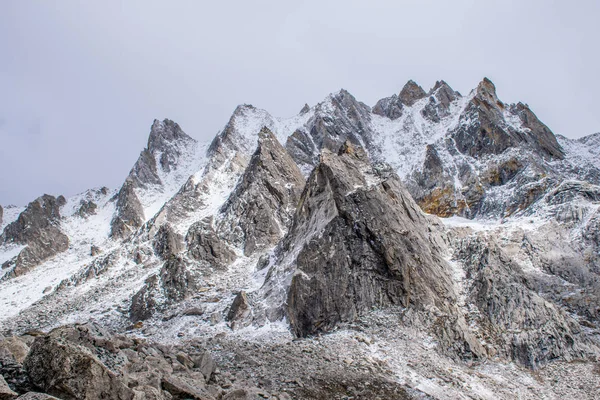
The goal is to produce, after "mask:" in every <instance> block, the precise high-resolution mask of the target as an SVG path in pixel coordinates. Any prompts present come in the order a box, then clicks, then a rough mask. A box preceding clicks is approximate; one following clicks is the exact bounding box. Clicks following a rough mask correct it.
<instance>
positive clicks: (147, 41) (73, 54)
mask: <svg viewBox="0 0 600 400" xmlns="http://www.w3.org/2000/svg"><path fill="white" fill-rule="evenodd" d="M599 17H600V1H597V0H596V1H587V0H577V1H572V2H567V1H561V2H559V1H551V0H520V1H512V0H504V1H490V0H487V1H466V0H461V1H456V0H455V1H447V0H440V1H431V0H430V1H427V0H414V1H376V0H371V1H348V0H346V1H324V0H321V1H299V0H296V1H292V2H287V1H260V0H253V1H233V0H230V1H221V2H203V1H191V0H190V1H184V0H175V1H166V0H164V1H150V0H138V1H134V0H123V1H114V0H113V1H107V0H104V1H93V2H92V1H68V0H60V1H23V0H3V1H1V2H0V167H1V169H0V204H3V205H6V204H11V203H16V204H21V205H24V204H26V203H27V202H28V201H30V200H33V199H34V198H35V197H37V196H39V195H41V194H43V193H49V194H54V195H58V194H65V195H72V194H75V193H77V192H81V191H83V190H85V189H87V188H89V187H96V186H103V185H106V186H109V187H114V188H116V187H119V186H120V184H121V183H122V181H123V179H124V178H125V176H126V175H127V173H128V172H129V169H130V168H131V166H132V165H133V163H134V162H135V160H136V159H137V157H138V154H139V152H140V151H141V150H142V148H143V147H144V146H145V144H146V139H147V136H148V132H149V128H150V125H151V123H152V121H153V119H154V118H159V119H163V118H170V119H173V120H175V121H176V122H178V123H179V124H180V125H181V126H182V128H183V129H184V130H185V131H186V132H187V133H188V134H189V135H191V136H193V137H195V138H197V139H200V140H209V139H211V138H212V137H213V136H214V135H215V134H216V133H217V132H218V131H219V129H220V128H222V126H223V125H224V124H225V123H226V122H227V120H228V118H229V116H230V115H231V112H232V111H233V109H234V108H235V106H236V105H238V104H240V103H249V104H253V105H255V106H257V107H261V108H264V109H267V110H268V111H270V112H271V113H272V114H273V115H275V116H291V115H294V114H296V113H297V112H298V111H299V110H300V108H301V107H302V106H303V105H304V103H309V104H311V105H312V104H315V103H317V102H318V101H321V100H322V99H323V98H325V96H326V95H327V94H328V93H330V92H333V91H336V90H338V89H340V88H345V89H347V90H349V91H350V92H351V93H352V94H354V96H355V97H356V98H357V99H359V100H360V101H363V102H365V103H367V104H369V105H374V104H375V102H376V101H377V100H378V99H379V98H381V97H385V96H389V95H391V94H393V93H397V92H398V91H399V90H400V89H401V88H402V86H403V85H404V83H405V82H406V81H407V80H408V79H413V80H415V81H417V82H418V83H419V84H421V85H422V86H423V87H424V88H425V89H426V90H427V89H429V88H430V87H431V86H433V84H434V83H435V81H436V80H438V79H444V80H445V81H447V82H448V83H449V84H450V85H451V86H452V87H453V88H454V89H456V90H459V91H460V92H461V93H463V94H466V93H468V92H469V90H470V89H472V88H473V87H475V86H476V85H477V83H478V82H479V81H480V80H481V79H482V78H483V77H484V76H487V77H489V78H490V79H492V81H494V83H495V84H496V87H497V89H498V94H499V97H500V98H501V99H502V100H504V101H506V102H517V101H523V102H525V103H528V104H529V105H530V107H531V108H532V109H533V110H534V112H536V114H537V115H538V117H540V119H541V120H542V121H543V122H545V123H546V124H547V125H548V126H549V127H550V128H551V129H552V130H553V131H554V132H555V133H560V134H563V135H565V136H568V137H580V136H583V135H587V134H591V133H594V132H597V131H600V112H598V108H599V107H598V102H597V100H596V97H597V95H596V94H597V93H599V92H600V80H599V79H598V71H599V70H600V68H599V65H598V64H599V55H598V48H599V47H598V46H599V45H598V43H599V41H600V24H599V23H598V20H599Z"/></svg>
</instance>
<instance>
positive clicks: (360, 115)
mask: <svg viewBox="0 0 600 400" xmlns="http://www.w3.org/2000/svg"><path fill="white" fill-rule="evenodd" d="M370 111H371V109H370V108H369V107H368V106H367V105H365V104H363V103H361V102H359V101H357V100H356V99H355V98H354V96H352V95H351V94H350V93H348V91H346V90H344V89H342V90H340V91H339V92H337V93H335V94H332V95H330V96H329V97H328V98H327V99H326V100H325V101H324V102H323V103H320V104H318V105H317V106H316V107H315V114H314V116H313V117H312V118H311V119H310V121H309V122H308V126H307V128H308V129H309V132H308V135H310V139H311V140H309V142H310V143H311V144H309V145H307V144H306V142H305V138H304V137H302V136H301V135H300V134H298V135H297V137H296V138H295V139H296V140H290V141H288V143H286V148H287V150H288V152H289V153H290V155H292V157H293V159H294V161H296V163H298V165H300V166H305V165H306V164H305V162H306V161H307V160H311V159H312V160H313V163H311V164H310V166H314V165H315V162H316V161H317V160H316V158H315V152H314V151H309V150H311V149H312V148H314V149H316V150H317V153H318V152H319V151H320V150H321V149H328V150H331V151H337V149H339V147H340V146H341V145H342V144H343V143H344V142H345V141H346V140H349V141H350V142H351V143H353V144H355V145H362V146H366V147H367V148H371V147H372V146H373V141H374V140H373V139H374V138H373V132H372V129H371V127H370V121H371V112H370ZM300 139H302V141H301V140H300ZM306 139H308V137H306Z"/></svg>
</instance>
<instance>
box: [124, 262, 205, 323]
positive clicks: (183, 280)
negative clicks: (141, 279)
mask: <svg viewBox="0 0 600 400" xmlns="http://www.w3.org/2000/svg"><path fill="white" fill-rule="evenodd" d="M197 289H198V282H197V277H196V276H195V275H194V274H193V273H192V272H191V271H190V270H189V268H188V265H187V263H186V261H185V260H184V259H183V258H182V257H181V256H174V255H173V256H171V257H170V258H169V259H168V260H167V261H166V262H165V263H164V265H163V267H162V268H161V270H160V273H159V275H158V276H157V275H152V276H150V277H149V278H148V279H147V280H146V283H145V284H144V286H143V287H142V288H141V289H140V290H139V291H138V292H137V293H136V294H135V295H134V296H133V299H132V301H131V306H130V308H129V318H130V320H131V321H132V322H136V321H142V320H146V319H148V318H150V317H151V316H152V315H153V314H154V312H155V311H156V310H160V309H162V308H163V307H164V306H168V305H170V304H173V303H178V302H181V301H183V300H185V299H187V298H188V297H190V296H191V295H192V294H194V293H195V292H196V290H197Z"/></svg>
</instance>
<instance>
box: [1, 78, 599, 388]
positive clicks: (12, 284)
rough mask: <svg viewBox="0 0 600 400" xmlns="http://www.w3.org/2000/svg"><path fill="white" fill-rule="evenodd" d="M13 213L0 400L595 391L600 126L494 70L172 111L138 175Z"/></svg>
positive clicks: (4, 237) (4, 284)
mask: <svg viewBox="0 0 600 400" xmlns="http://www.w3.org/2000/svg"><path fill="white" fill-rule="evenodd" d="M0 232H1V235H0V265H1V266H2V267H1V270H0V310H1V312H0V333H1V334H2V335H3V336H4V338H2V336H0V374H1V375H3V376H4V378H5V381H6V382H3V381H2V380H0V398H16V396H17V394H23V396H26V395H25V394H24V393H27V392H34V391H35V392H43V393H47V394H48V395H52V396H56V397H57V398H63V399H70V398H77V399H78V398H86V399H88V398H89V399H93V398H111V399H112V398H115V399H121V398H127V399H130V398H136V399H145V398H147V399H171V398H176V399H177V398H181V399H183V398H202V399H204V398H206V399H214V398H223V399H238V398H239V399H245V398H248V399H249V398H274V399H276V398H279V399H286V398H324V399H325V398H327V399H329V398H340V399H341V398H416V399H429V398H434V399H455V398H456V399H463V398H477V399H479V398H481V399H513V398H523V399H530V398H531V399H538V398H539V399H542V398H565V396H566V398H577V399H594V398H597V397H595V396H597V393H598V390H600V367H599V365H600V364H598V357H599V355H600V133H596V134H593V135H589V136H586V137H583V138H581V139H577V140H574V139H569V138H566V137H563V136H560V135H555V134H554V133H553V132H552V131H551V130H550V128H549V127H547V126H546V125H545V124H544V123H543V122H541V121H540V120H539V119H538V118H537V117H536V115H535V114H534V112H533V111H532V110H531V109H530V107H529V106H528V105H526V104H523V103H517V104H507V103H504V102H502V101H501V100H500V99H499V98H498V96H497V94H496V88H495V86H494V84H493V83H492V82H491V81H490V80H489V79H487V78H485V79H483V81H482V82H481V83H479V85H478V86H477V87H476V88H475V89H473V90H472V91H471V92H470V93H469V94H467V95H462V94H461V93H459V92H457V91H455V90H453V89H452V88H451V87H450V86H449V85H448V84H447V83H446V82H444V81H439V82H436V84H435V85H434V87H433V88H431V89H430V90H429V91H425V90H424V89H423V88H421V87H420V86H419V85H418V84H417V83H415V82H413V81H408V83H407V84H406V85H405V86H404V87H403V88H402V90H401V91H400V92H399V93H398V94H394V95H392V96H390V97H387V98H384V99H381V100H379V101H378V102H377V103H376V104H375V105H374V106H373V107H370V106H368V105H366V104H364V103H362V102H360V101H358V100H357V99H355V98H354V97H353V96H352V95H351V94H350V93H348V92H347V91H346V90H340V91H339V92H336V93H333V94H330V95H329V96H327V97H326V98H325V99H324V100H323V101H322V102H320V103H318V104H316V105H314V106H309V105H305V106H304V107H303V108H302V109H301V110H300V112H299V114H298V115H296V116H293V117H291V118H287V119H281V118H276V117H273V116H271V115H270V114H269V113H268V112H267V111H265V110H261V109H258V108H255V107H253V106H251V105H240V106H238V107H237V108H236V109H235V111H234V112H233V114H232V116H231V118H230V119H229V121H228V122H227V123H226V124H225V126H224V128H223V129H222V130H221V131H220V132H219V134H218V135H217V136H216V137H215V138H214V139H213V140H212V141H211V142H210V143H199V142H197V141H196V140H195V139H193V138H192V137H190V136H188V135H187V134H186V133H185V132H184V131H183V129H182V128H181V127H180V126H179V125H178V124H177V123H176V122H174V121H171V120H168V119H165V120H163V121H159V120H155V121H154V122H153V124H152V126H151V128H150V135H149V138H148V143H147V146H146V148H145V149H143V150H142V152H141V153H140V156H139V158H138V160H137V161H136V163H135V164H134V165H133V167H132V168H131V171H130V172H129V175H128V176H127V178H126V179H125V181H124V182H123V185H122V186H121V187H120V188H117V189H110V188H106V187H103V188H94V189H90V190H87V191H86V192H84V193H81V194H79V195H76V196H73V197H70V198H65V197H64V196H60V195H58V196H54V195H47V194H45V195H43V196H41V197H39V198H37V199H35V200H33V201H32V202H31V203H29V204H28V205H27V206H26V207H15V206H6V207H4V208H2V207H0ZM15 348H17V349H20V350H19V351H20V352H21V353H22V354H21V353H19V351H17V350H15ZM17 353H19V354H21V355H16V354H17ZM53 359H56V360H62V361H61V362H58V361H57V362H55V363H51V364H52V367H48V368H46V367H44V366H45V365H46V363H50V361H49V360H53ZM82 359H85V360H86V361H85V362H83V361H81V360H82ZM75 361H77V362H80V363H83V364H85V365H86V367H85V368H82V369H81V371H83V370H85V371H84V372H78V371H79V369H78V368H75V369H73V370H72V368H73V365H75V364H76V363H75ZM74 363H75V364H74ZM55 364H56V365H55ZM90 365H91V367H90ZM88 369H89V371H88ZM198 374H199V375H198ZM57 377H60V378H57ZM3 383H4V386H5V388H6V392H7V393H12V394H8V395H7V396H13V397H2V386H3ZM39 396H42V395H39ZM236 396H237V397H236ZM257 396H258V397H257ZM19 398H26V397H19ZM27 398H34V397H27ZM39 398H50V397H39Z"/></svg>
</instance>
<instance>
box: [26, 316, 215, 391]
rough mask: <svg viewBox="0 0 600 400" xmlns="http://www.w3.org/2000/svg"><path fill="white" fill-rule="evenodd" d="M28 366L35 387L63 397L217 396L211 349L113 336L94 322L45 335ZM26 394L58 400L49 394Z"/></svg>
mask: <svg viewBox="0 0 600 400" xmlns="http://www.w3.org/2000/svg"><path fill="white" fill-rule="evenodd" d="M192 359H194V360H198V363H199V364H198V365H196V364H195V362H194V361H192ZM25 364H26V371H27V374H28V375H29V378H30V379H31V381H32V382H34V383H35V385H37V387H36V388H35V390H36V391H40V390H43V391H45V392H46V393H49V394H54V395H55V396H58V397H59V398H60V399H133V398H135V399H154V400H172V399H190V398H193V399H202V400H214V397H213V396H212V395H211V394H210V392H209V390H208V388H207V386H206V383H205V381H206V380H208V378H207V377H210V375H211V374H212V372H214V369H215V362H214V360H213V359H212V356H211V355H210V353H209V352H208V351H206V350H205V349H203V348H201V347H199V346H198V345H197V344H195V345H194V346H191V347H190V346H188V347H187V348H185V349H182V348H174V347H173V346H166V345H160V344H155V343H150V342H147V341H146V340H143V339H139V338H130V337H128V336H125V335H112V334H110V333H108V332H107V331H105V330H103V329H102V328H100V327H99V326H97V325H94V324H82V325H70V326H62V327H59V328H57V329H55V330H53V331H51V332H50V333H48V334H42V335H40V336H39V337H38V338H36V340H35V341H34V343H33V346H32V351H31V353H30V354H29V355H28V357H27V359H26V362H25ZM204 373H206V376H205V375H204ZM216 390H217V392H220V391H221V389H220V388H218V387H216ZM21 392H30V389H25V390H22V391H21ZM23 396H24V397H23V398H28V399H40V400H41V399H48V400H50V399H54V397H51V396H49V395H48V394H45V393H29V394H28V395H23Z"/></svg>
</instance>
